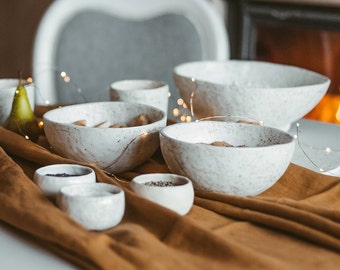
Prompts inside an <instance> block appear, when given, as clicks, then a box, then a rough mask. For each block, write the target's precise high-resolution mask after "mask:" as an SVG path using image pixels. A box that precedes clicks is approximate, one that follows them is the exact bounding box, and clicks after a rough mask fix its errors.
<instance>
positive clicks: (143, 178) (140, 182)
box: [130, 173, 192, 191]
mask: <svg viewBox="0 0 340 270" xmlns="http://www.w3.org/2000/svg"><path fill="white" fill-rule="evenodd" d="M152 178H156V179H155V180H152ZM168 181H169V182H178V181H183V183H180V184H178V185H173V186H153V185H150V186H149V185H145V183H148V182H168ZM130 184H131V186H133V185H135V186H141V187H143V188H144V189H147V190H160V189H162V190H163V189H167V190H172V189H173V190H174V191H175V190H176V189H179V188H183V187H187V186H190V185H192V182H191V180H190V179H189V178H188V177H186V176H184V175H179V174H174V173H146V174H141V175H138V176H135V177H134V178H133V179H132V180H131V182H130Z"/></svg>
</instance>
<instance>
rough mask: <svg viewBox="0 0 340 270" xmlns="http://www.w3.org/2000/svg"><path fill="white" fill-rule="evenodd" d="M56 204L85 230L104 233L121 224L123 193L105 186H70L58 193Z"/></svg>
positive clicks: (123, 207) (97, 184) (123, 202)
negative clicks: (103, 231)
mask: <svg viewBox="0 0 340 270" xmlns="http://www.w3.org/2000/svg"><path fill="white" fill-rule="evenodd" d="M57 205H58V206H59V208H60V209H61V210H63V211H65V212H66V213H67V214H68V215H69V216H70V217H71V218H72V219H74V220H75V221H77V222H78V223H80V224H81V225H83V226H84V227H85V228H87V229H88V230H105V229H109V228H112V227H114V226H116V225H117V224H119V223H120V222H121V220H122V218H123V216H124V212H125V194H124V191H123V190H122V189H121V188H119V187H117V186H115V185H110V184H106V183H92V184H79V185H72V186H66V187H63V188H62V189H61V190H60V192H59V194H58V196H57Z"/></svg>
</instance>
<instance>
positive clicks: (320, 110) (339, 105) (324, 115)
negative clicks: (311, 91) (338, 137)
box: [305, 94, 340, 124]
mask: <svg viewBox="0 0 340 270" xmlns="http://www.w3.org/2000/svg"><path fill="white" fill-rule="evenodd" d="M305 118H308V119H314V120H319V121H323V122H330V123H335V124H340V95H332V94H326V95H325V96H324V97H323V98H322V99H321V101H320V102H319V104H317V105H316V106H315V108H314V109H313V110H312V111H311V112H310V113H308V114H307V115H306V116H305Z"/></svg>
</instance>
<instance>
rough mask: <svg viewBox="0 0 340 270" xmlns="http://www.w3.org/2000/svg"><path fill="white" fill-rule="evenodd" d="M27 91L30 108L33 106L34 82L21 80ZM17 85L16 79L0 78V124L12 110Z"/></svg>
mask: <svg viewBox="0 0 340 270" xmlns="http://www.w3.org/2000/svg"><path fill="white" fill-rule="evenodd" d="M22 83H23V84H24V86H25V88H26V92H27V96H28V99H29V102H30V105H31V108H32V110H34V106H35V93H34V91H35V90H34V84H33V83H30V84H27V83H25V81H24V80H22ZM17 86H18V79H0V126H3V125H4V123H5V121H6V120H7V118H8V116H9V114H10V113H11V110H12V103H13V98H14V93H15V89H16V88H17Z"/></svg>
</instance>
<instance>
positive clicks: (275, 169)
mask: <svg viewBox="0 0 340 270" xmlns="http://www.w3.org/2000/svg"><path fill="white" fill-rule="evenodd" d="M216 142H223V143H229V144H230V145H231V146H229V147H227V146H214V145H212V143H216ZM160 146H161V151H162V154H163V157H164V160H165V162H166V164H167V165H168V167H169V169H170V171H171V172H172V173H175V174H179V175H184V176H186V177H188V178H189V179H191V181H192V182H193V185H194V188H195V189H196V190H204V191H211V192H219V193H226V194H230V195H237V196H255V195H258V194H260V193H261V192H263V191H265V190H267V189H268V188H270V187H271V186H272V185H274V184H275V182H276V181H277V180H278V179H279V178H280V177H281V176H282V175H283V174H284V172H285V171H286V169H287V167H288V165H289V163H290V161H291V159H292V156H293V153H294V148H295V141H294V139H293V137H292V136H291V135H289V134H288V133H286V132H284V131H282V130H280V129H275V128H271V127H266V126H260V125H252V124H244V123H233V122H219V121H199V122H189V123H178V124H174V125H171V126H168V127H165V128H164V129H162V131H161V132H160Z"/></svg>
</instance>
